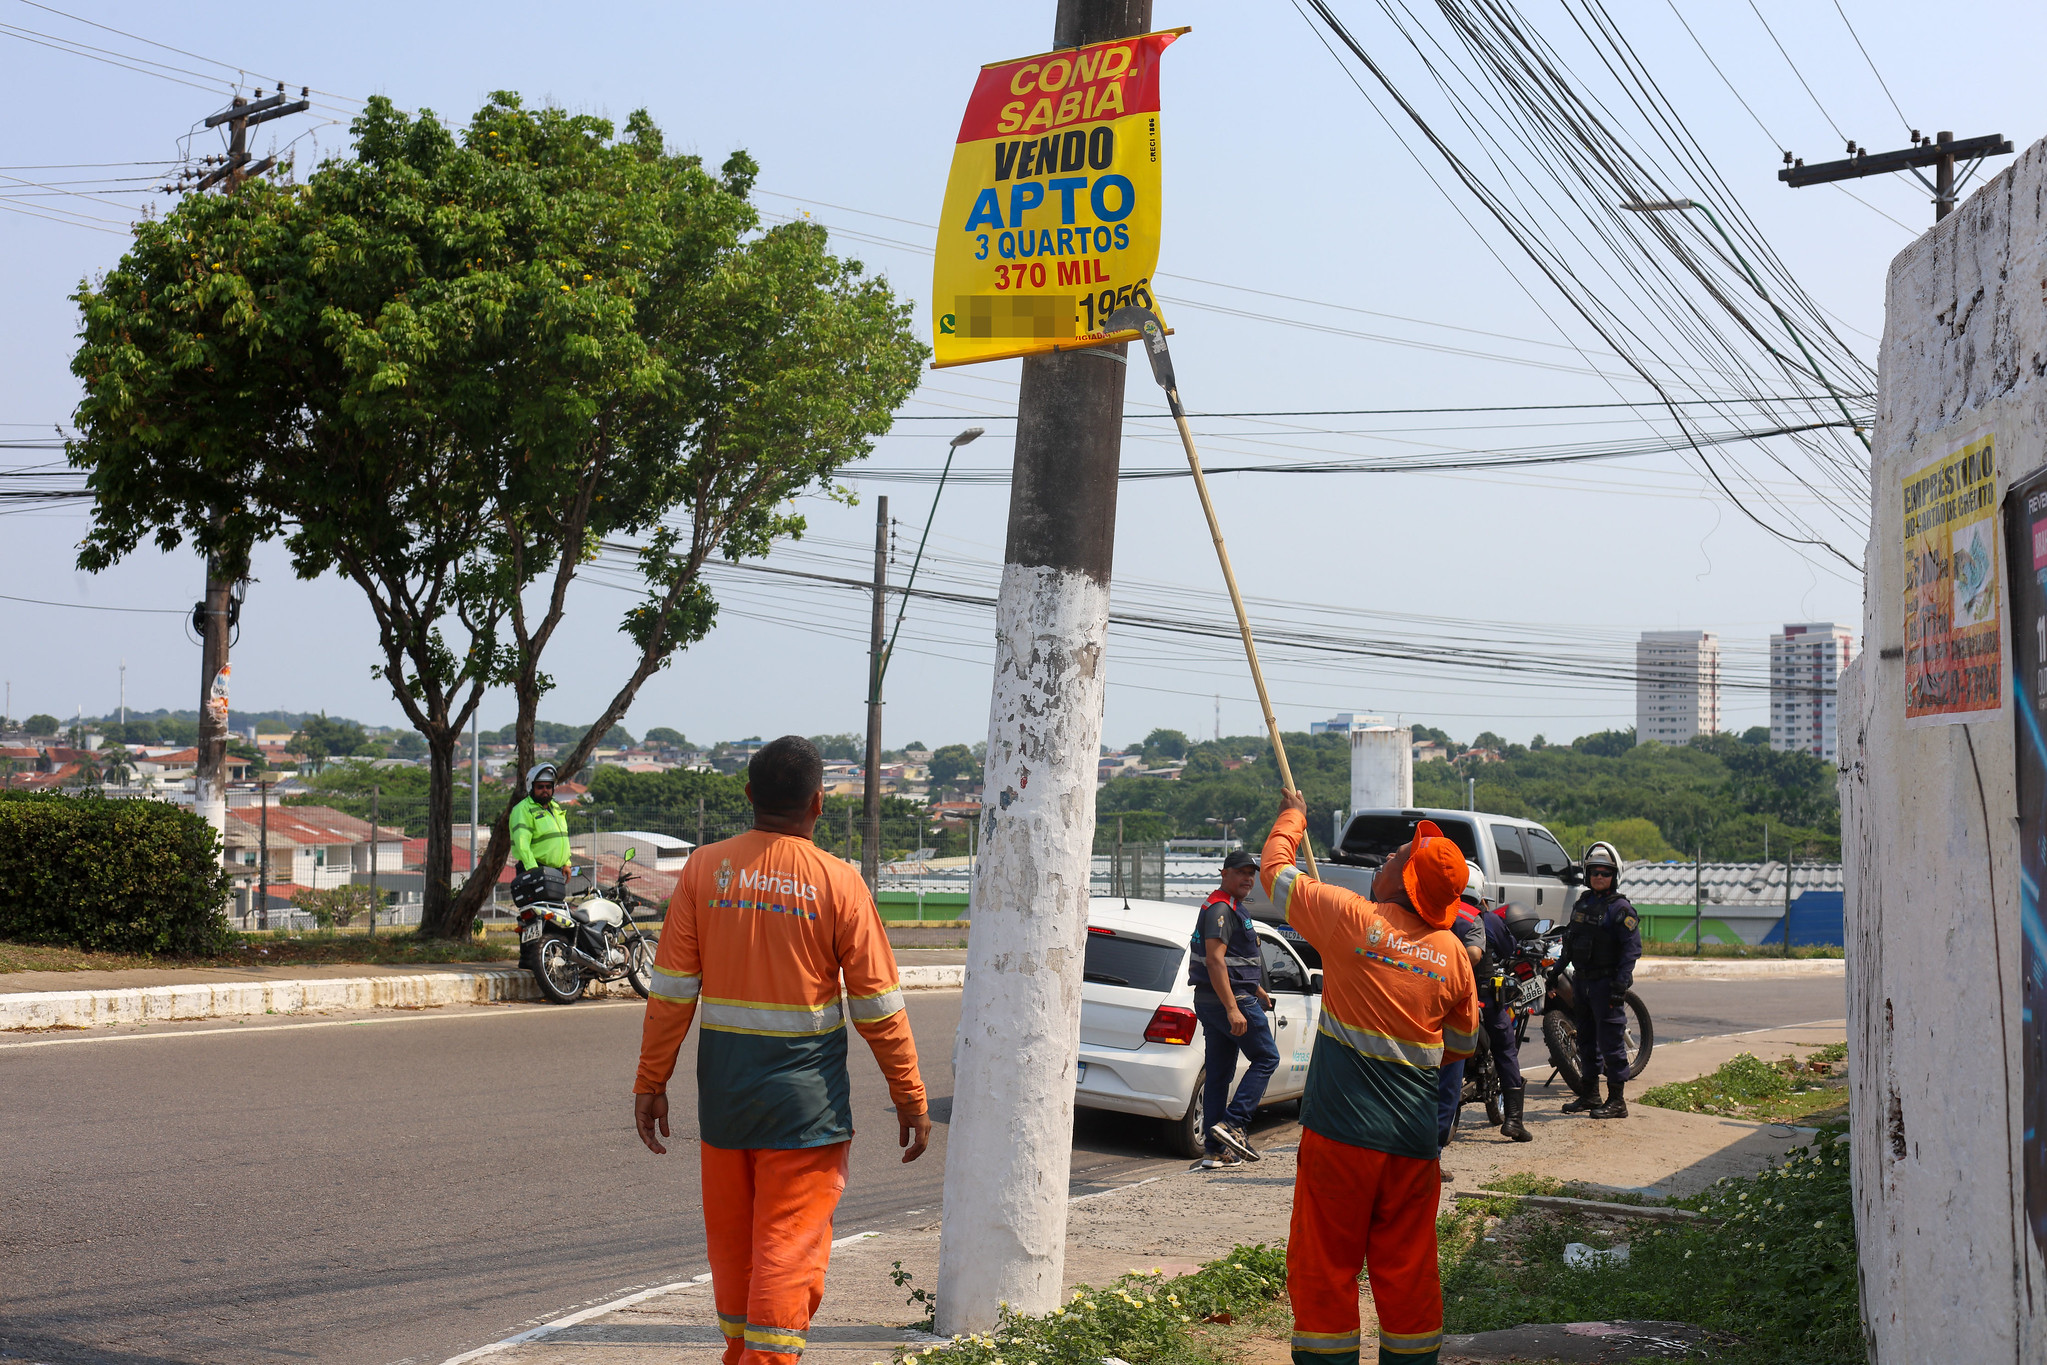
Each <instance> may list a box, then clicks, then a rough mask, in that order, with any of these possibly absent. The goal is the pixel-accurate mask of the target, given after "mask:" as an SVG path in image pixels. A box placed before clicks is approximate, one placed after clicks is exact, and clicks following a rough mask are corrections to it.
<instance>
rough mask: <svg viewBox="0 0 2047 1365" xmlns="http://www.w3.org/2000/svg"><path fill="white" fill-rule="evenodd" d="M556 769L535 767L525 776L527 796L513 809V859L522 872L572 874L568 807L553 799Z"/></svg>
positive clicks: (552, 767)
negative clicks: (553, 869)
mask: <svg viewBox="0 0 2047 1365" xmlns="http://www.w3.org/2000/svg"><path fill="white" fill-rule="evenodd" d="M554 778H555V768H554V764H552V763H539V764H535V765H534V766H533V768H532V770H531V771H529V772H528V773H527V774H526V797H525V799H524V800H522V801H520V802H519V804H518V805H516V806H514V807H512V816H511V820H510V822H509V823H510V825H511V830H512V857H513V859H514V860H515V861H516V862H517V863H518V865H519V871H520V872H521V873H527V872H533V871H536V870H538V869H540V868H543V867H558V868H560V869H561V871H562V875H563V876H564V877H566V876H568V872H569V812H568V807H566V806H563V805H561V804H560V803H559V802H557V801H556V800H555V799H554Z"/></svg>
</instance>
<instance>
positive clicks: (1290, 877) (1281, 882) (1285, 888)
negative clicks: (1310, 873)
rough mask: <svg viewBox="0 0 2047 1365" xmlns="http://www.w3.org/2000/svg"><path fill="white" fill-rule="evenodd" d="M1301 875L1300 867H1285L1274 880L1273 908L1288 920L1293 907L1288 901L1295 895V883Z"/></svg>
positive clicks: (1282, 917)
mask: <svg viewBox="0 0 2047 1365" xmlns="http://www.w3.org/2000/svg"><path fill="white" fill-rule="evenodd" d="M1300 875H1301V869H1299V868H1298V867H1283V868H1281V869H1280V870H1279V875H1278V876H1276V877H1274V878H1273V879H1272V908H1273V909H1275V910H1277V911H1279V917H1280V918H1281V919H1286V918H1287V917H1288V912H1289V911H1290V909H1291V906H1289V905H1288V899H1289V898H1290V897H1291V896H1292V895H1293V894H1294V881H1295V880H1296V879H1297V878H1298V877H1299V876H1300Z"/></svg>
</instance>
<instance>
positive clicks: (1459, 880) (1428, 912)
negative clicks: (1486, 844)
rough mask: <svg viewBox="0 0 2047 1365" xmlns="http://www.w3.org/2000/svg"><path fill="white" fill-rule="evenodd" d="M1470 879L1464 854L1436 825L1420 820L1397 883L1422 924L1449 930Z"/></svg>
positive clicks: (1432, 822) (1429, 821)
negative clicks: (1466, 882) (1405, 893)
mask: <svg viewBox="0 0 2047 1365" xmlns="http://www.w3.org/2000/svg"><path fill="white" fill-rule="evenodd" d="M1470 875H1471V869H1470V866H1469V865H1468V864H1467V863H1466V862H1465V861H1464V851H1463V850H1462V849H1460V848H1458V847H1457V845H1456V843H1454V842H1453V841H1452V840H1450V839H1447V838H1445V837H1444V835H1443V831H1442V830H1440V829H1438V828H1437V827H1436V822H1435V821H1433V820H1423V821H1422V822H1420V823H1419V824H1417V825H1416V826H1415V827H1414V848H1413V849H1412V850H1411V851H1410V852H1409V853H1408V855H1407V866H1405V867H1403V868H1401V869H1400V882H1401V885H1403V886H1405V887H1406V888H1407V900H1408V903H1409V904H1410V905H1412V906H1413V907H1414V912H1415V913H1416V914H1417V915H1420V916H1421V917H1422V919H1423V921H1425V922H1426V923H1427V924H1429V925H1430V926H1431V927H1432V928H1436V929H1447V928H1449V927H1450V921H1451V920H1452V919H1453V918H1455V917H1456V906H1457V898H1458V897H1459V896H1460V895H1462V894H1464V884H1465V881H1466V879H1467V878H1469V877H1470Z"/></svg>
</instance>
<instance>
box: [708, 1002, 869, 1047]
mask: <svg viewBox="0 0 2047 1365" xmlns="http://www.w3.org/2000/svg"><path fill="white" fill-rule="evenodd" d="M697 1018H698V1020H699V1021H700V1022H701V1023H702V1024H703V1026H704V1027H705V1028H707V1029H716V1030H718V1031H719V1032H721V1033H766V1034H772V1035H774V1036H776V1037H781V1038H806V1037H810V1036H812V1035H815V1034H819V1033H830V1032H832V1031H833V1030H835V1029H840V1028H844V1027H845V1025H846V1016H845V1013H844V1012H843V1011H842V1010H840V1009H839V1006H838V1002H837V1001H834V1002H832V1003H831V1004H829V1005H814V1006H813V1005H774V1004H768V1003H765V1002H763V1001H759V1000H713V999H712V998H711V997H710V996H708V995H707V996H705V997H704V999H703V1005H702V1007H701V1009H700V1010H699V1012H698V1014H697Z"/></svg>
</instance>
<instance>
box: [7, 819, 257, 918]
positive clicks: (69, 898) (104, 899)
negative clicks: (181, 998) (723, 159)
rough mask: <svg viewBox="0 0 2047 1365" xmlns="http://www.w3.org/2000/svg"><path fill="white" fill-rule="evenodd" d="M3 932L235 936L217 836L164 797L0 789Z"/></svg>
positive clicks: (203, 823) (200, 821)
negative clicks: (126, 797) (225, 910)
mask: <svg viewBox="0 0 2047 1365" xmlns="http://www.w3.org/2000/svg"><path fill="white" fill-rule="evenodd" d="M0 849H5V850H6V851H7V853H6V859H7V875H6V876H5V877H0V938H5V939H12V940H14V941H15V942H17V943H61V944H68V945H70V946H72V947H76V948H84V949H89V950H93V951H98V952H119V953H173V954H180V955H195V956H200V955H208V954H212V953H217V952H219V951H221V950H222V949H223V948H224V947H226V946H227V944H228V943H229V942H230V941H231V931H230V930H229V928H228V924H227V918H226V916H225V915H224V914H223V913H222V910H223V906H224V904H225V902H226V900H227V894H228V874H227V869H226V868H224V867H222V866H221V861H220V841H219V839H218V837H217V836H216V835H215V834H214V832H213V831H212V830H211V829H210V828H208V827H207V824H206V822H205V821H204V820H201V819H200V818H199V817H198V816H196V815H194V814H192V813H191V812H190V811H185V810H179V809H178V808H177V807H175V806H171V805H166V804H165V803H163V802H161V801H119V800H114V801H110V800H107V799H106V798H104V797H98V796H62V795H57V794H54V793H43V792H20V793H0Z"/></svg>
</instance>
